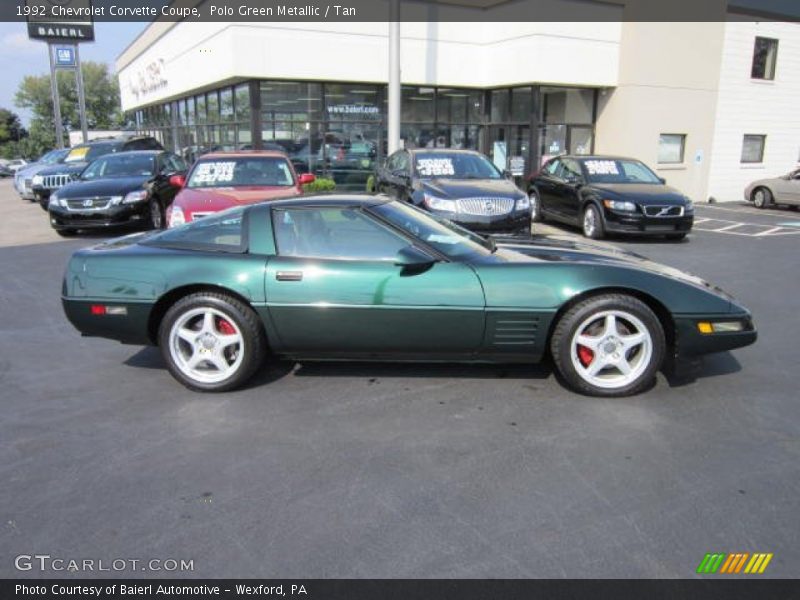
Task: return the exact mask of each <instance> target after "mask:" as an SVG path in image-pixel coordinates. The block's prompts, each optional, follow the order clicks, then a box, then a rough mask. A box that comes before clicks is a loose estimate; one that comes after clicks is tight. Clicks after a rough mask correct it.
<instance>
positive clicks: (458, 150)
mask: <svg viewBox="0 0 800 600" xmlns="http://www.w3.org/2000/svg"><path fill="white" fill-rule="evenodd" d="M408 151H409V152H410V153H411V154H423V153H426V152H429V153H436V152H446V153H447V154H480V155H481V156H483V154H481V153H480V152H478V151H477V150H466V149H464V148H408Z"/></svg>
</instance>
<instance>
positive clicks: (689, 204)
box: [684, 198, 694, 212]
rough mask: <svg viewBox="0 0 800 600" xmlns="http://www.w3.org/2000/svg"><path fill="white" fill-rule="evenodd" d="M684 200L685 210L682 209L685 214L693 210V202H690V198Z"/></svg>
mask: <svg viewBox="0 0 800 600" xmlns="http://www.w3.org/2000/svg"><path fill="white" fill-rule="evenodd" d="M684 200H685V201H686V208H684V210H685V211H686V212H689V211H690V210H694V202H692V201H691V199H690V198H684Z"/></svg>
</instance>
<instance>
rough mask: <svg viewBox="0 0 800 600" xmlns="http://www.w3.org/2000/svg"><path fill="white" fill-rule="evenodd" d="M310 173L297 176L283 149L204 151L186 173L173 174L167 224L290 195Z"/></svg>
mask: <svg viewBox="0 0 800 600" xmlns="http://www.w3.org/2000/svg"><path fill="white" fill-rule="evenodd" d="M312 181H314V176H313V175H311V174H308V173H306V174H303V175H300V176H299V177H298V175H297V173H295V170H294V167H293V166H292V163H291V162H290V161H289V158H288V157H287V156H286V154H284V153H283V152H277V151H274V150H253V151H239V152H214V153H209V154H204V155H203V156H201V157H200V158H198V159H197V161H196V162H195V163H194V165H192V168H191V169H190V170H189V172H188V174H187V175H185V176H184V175H173V176H172V178H171V179H170V183H171V184H173V185H179V186H181V191H180V192H178V195H177V196H175V200H174V201H173V202H172V205H171V206H170V209H169V211H168V213H167V225H168V226H169V227H177V226H178V225H183V224H184V223H189V222H190V221H194V220H195V219H199V218H201V217H205V216H206V215H210V214H212V213H215V212H218V211H220V210H225V209H226V208H231V207H232V206H238V205H240V204H253V203H256V202H261V201H263V200H276V199H278V198H291V197H293V196H299V195H300V194H302V193H303V184H306V183H311V182H312Z"/></svg>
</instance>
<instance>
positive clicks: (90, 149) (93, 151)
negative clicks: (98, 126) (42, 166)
mask: <svg viewBox="0 0 800 600" xmlns="http://www.w3.org/2000/svg"><path fill="white" fill-rule="evenodd" d="M113 151H114V145H113V144H92V145H91V146H75V147H74V148H73V149H72V150H70V151H69V154H67V157H66V158H65V159H64V162H66V163H71V162H90V161H93V160H94V159H95V158H100V157H101V156H103V155H104V154H108V153H109V152H113Z"/></svg>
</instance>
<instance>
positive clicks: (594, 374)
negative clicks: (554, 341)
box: [570, 310, 653, 390]
mask: <svg viewBox="0 0 800 600" xmlns="http://www.w3.org/2000/svg"><path fill="white" fill-rule="evenodd" d="M570 356H571V358H572V365H573V367H575V371H576V372H577V373H578V375H579V376H580V377H581V378H582V379H583V380H584V381H586V382H587V383H589V384H591V385H594V386H597V387H600V388H604V389H609V390H613V389H617V388H623V387H625V386H627V385H629V384H631V383H632V382H634V381H636V379H638V378H639V377H640V376H641V375H642V373H644V371H645V370H646V369H647V367H648V366H649V364H650V361H651V359H652V356H653V339H652V337H651V335H650V332H649V331H648V329H647V327H645V325H644V323H642V321H641V320H640V319H639V318H638V317H636V316H634V315H632V314H631V313H629V312H625V311H622V310H608V311H603V312H600V313H597V314H594V315H592V316H590V317H588V318H587V319H586V320H584V321H583V322H582V323H581V324H580V326H579V327H578V328H577V329H576V330H575V335H574V336H573V337H572V340H571V343H570Z"/></svg>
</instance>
